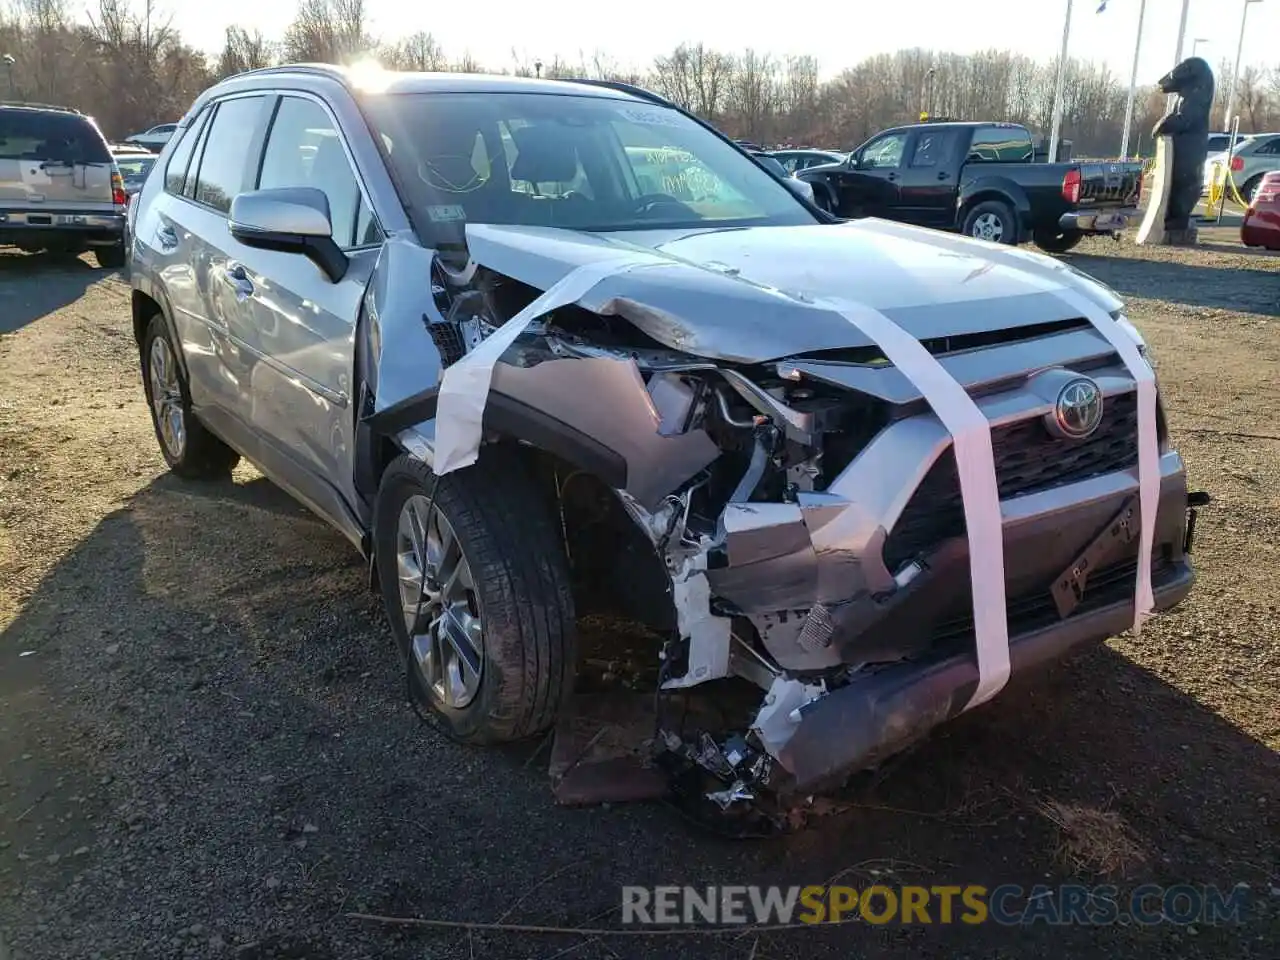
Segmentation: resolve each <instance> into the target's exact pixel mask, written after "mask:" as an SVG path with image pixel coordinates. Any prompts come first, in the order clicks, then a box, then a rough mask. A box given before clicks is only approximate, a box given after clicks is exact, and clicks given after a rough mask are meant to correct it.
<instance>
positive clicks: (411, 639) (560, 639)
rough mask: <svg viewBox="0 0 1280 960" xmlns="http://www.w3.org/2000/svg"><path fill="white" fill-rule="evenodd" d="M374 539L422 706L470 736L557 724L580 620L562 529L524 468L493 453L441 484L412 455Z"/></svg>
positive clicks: (391, 482) (508, 735) (461, 737)
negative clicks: (536, 491)
mask: <svg viewBox="0 0 1280 960" xmlns="http://www.w3.org/2000/svg"><path fill="white" fill-rule="evenodd" d="M433 496H434V501H433V500H432V497H433ZM373 535H374V544H373V546H374V554H375V562H376V564H377V570H378V580H379V586H380V587H381V592H382V599H383V603H384V605H385V607H386V612H387V617H388V619H389V621H390V624H391V630H392V633H393V634H394V635H395V639H396V641H397V645H398V646H399V648H400V651H401V653H402V654H403V657H404V662H405V669H406V672H407V682H408V691H409V698H410V702H411V703H412V704H413V707H414V709H415V710H416V711H417V712H418V714H419V715H420V716H422V717H423V718H424V719H431V720H433V721H436V723H435V725H436V726H438V727H439V728H441V729H442V732H443V733H445V735H446V736H448V737H450V738H451V739H453V740H456V741H460V742H464V743H477V744H483V743H501V742H505V741H512V740H521V739H524V738H526V737H531V736H535V735H537V734H539V733H542V732H543V731H545V730H547V729H548V728H549V727H550V726H551V725H552V724H553V723H554V722H555V719H556V715H557V714H558V712H559V710H560V707H561V706H562V704H563V703H564V702H565V700H566V698H567V697H568V696H569V694H570V693H571V692H572V687H573V675H574V667H575V663H574V653H575V647H576V643H575V629H576V621H575V616H574V608H573V594H572V591H571V589H570V580H569V573H568V565H567V563H566V562H565V558H564V551H563V548H562V546H561V541H560V537H559V536H558V533H557V530H556V527H555V525H554V524H553V523H552V522H551V517H550V515H549V514H548V512H547V511H546V509H545V506H544V504H543V502H542V501H541V500H540V499H539V498H538V497H537V496H536V494H535V488H534V486H533V484H532V481H531V479H529V478H528V477H527V476H526V475H525V473H524V471H523V470H522V469H521V465H520V464H519V463H518V462H516V461H513V460H508V459H507V458H505V457H503V456H501V455H500V454H495V455H490V454H486V455H485V456H482V457H481V459H480V462H479V463H477V464H476V465H475V466H472V467H468V468H466V469H464V470H461V471H459V472H457V473H451V474H447V475H445V476H443V477H440V478H439V480H438V482H437V479H436V477H435V475H434V474H433V473H432V472H431V470H430V468H428V467H427V466H426V464H424V463H423V462H422V461H420V460H415V459H413V458H412V457H409V456H401V457H400V458H398V459H397V460H395V461H394V462H393V463H392V464H391V466H390V467H388V468H387V471H386V473H385V474H384V475H383V478H382V482H381V484H380V486H379V488H378V497H377V502H376V504H375V507H374V530H373Z"/></svg>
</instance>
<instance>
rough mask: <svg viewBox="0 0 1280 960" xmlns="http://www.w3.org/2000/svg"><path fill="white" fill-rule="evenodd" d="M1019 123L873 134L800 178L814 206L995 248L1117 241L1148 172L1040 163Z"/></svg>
mask: <svg viewBox="0 0 1280 960" xmlns="http://www.w3.org/2000/svg"><path fill="white" fill-rule="evenodd" d="M1033 161H1034V146H1033V142H1032V139H1031V134H1030V133H1029V132H1028V131H1027V128H1026V127H1023V126H1019V125H1017V124H1013V123H918V124H912V125H910V126H905V127H895V128H893V129H892V130H885V131H882V132H881V133H878V134H876V135H875V136H874V137H872V138H871V139H870V140H868V141H867V142H866V143H864V144H863V145H862V146H860V147H858V148H857V149H856V150H854V151H853V152H852V153H851V154H850V155H849V158H848V160H846V161H844V162H843V163H835V164H827V165H823V166H817V167H810V168H808V169H807V170H802V171H800V172H799V173H797V174H796V176H797V177H798V178H799V179H801V180H805V181H807V182H809V183H810V184H812V185H813V191H814V201H815V203H817V204H818V206H820V207H823V208H824V209H826V210H828V211H829V212H831V213H833V214H835V215H836V216H839V217H849V218H852V217H883V218H885V219H887V220H901V221H904V222H906V223H914V224H918V225H920V226H924V227H935V228H937V229H941V230H958V231H960V232H961V233H964V234H966V235H968V236H972V237H978V238H980V239H983V240H992V241H995V242H997V243H1010V244H1013V243H1022V242H1024V241H1026V240H1034V241H1035V243H1036V245H1037V246H1039V247H1041V248H1042V249H1044V250H1049V251H1051V252H1054V253H1060V252H1062V251H1064V250H1070V249H1071V248H1072V247H1073V246H1075V245H1076V244H1077V243H1079V242H1080V238H1081V237H1082V236H1084V235H1085V234H1088V233H1104V234H1115V233H1117V232H1119V231H1120V230H1121V229H1122V228H1123V227H1124V225H1125V223H1126V222H1127V221H1128V219H1129V218H1130V217H1133V216H1134V215H1135V214H1136V211H1137V205H1138V196H1139V194H1140V192H1141V190H1142V164H1141V163H1122V162H1114V163H1111V162H1081V163H1036V162H1033Z"/></svg>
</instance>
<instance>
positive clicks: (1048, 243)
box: [1032, 230, 1084, 253]
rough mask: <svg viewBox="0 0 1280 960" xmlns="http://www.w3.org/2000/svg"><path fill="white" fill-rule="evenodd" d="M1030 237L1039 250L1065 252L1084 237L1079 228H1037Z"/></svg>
mask: <svg viewBox="0 0 1280 960" xmlns="http://www.w3.org/2000/svg"><path fill="white" fill-rule="evenodd" d="M1032 239H1034V240H1035V243H1036V246H1037V247H1039V248H1040V249H1041V250H1045V251H1048V252H1049V253H1066V252H1067V251H1068V250H1070V249H1071V248H1072V247H1074V246H1075V245H1076V244H1077V243H1079V242H1080V241H1081V240H1083V239H1084V234H1083V233H1081V232H1080V231H1079V230H1037V231H1036V232H1035V233H1034V234H1033V235H1032Z"/></svg>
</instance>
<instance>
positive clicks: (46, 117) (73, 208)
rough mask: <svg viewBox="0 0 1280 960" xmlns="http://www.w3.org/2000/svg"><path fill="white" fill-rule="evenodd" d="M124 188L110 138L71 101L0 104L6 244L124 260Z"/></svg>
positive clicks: (0, 215)
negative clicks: (53, 104)
mask: <svg viewBox="0 0 1280 960" xmlns="http://www.w3.org/2000/svg"><path fill="white" fill-rule="evenodd" d="M124 235H125V190H124V180H123V179H122V178H121V176H120V171H119V169H118V168H117V166H116V164H115V161H114V160H113V159H112V157H111V152H110V150H109V149H108V148H107V141H106V139H105V138H104V137H103V136H102V132H101V131H100V130H99V129H98V127H97V125H96V124H95V123H94V122H93V120H92V119H90V118H89V117H86V116H84V115H83V114H81V113H79V112H78V111H76V110H71V109H68V108H65V107H51V106H46V105H43V104H28V103H22V104H10V103H3V104H0V246H5V245H10V246H15V247H19V248H21V249H23V250H27V251H30V252H33V253H34V252H38V251H41V250H47V251H50V252H54V253H68V254H78V253H83V252H84V251H86V250H92V251H93V252H94V254H95V255H96V256H97V258H98V264H99V266H102V267H106V268H109V269H110V268H117V267H123V266H124V262H125V241H124Z"/></svg>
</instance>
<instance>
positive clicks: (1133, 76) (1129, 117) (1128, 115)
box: [1120, 0, 1147, 160]
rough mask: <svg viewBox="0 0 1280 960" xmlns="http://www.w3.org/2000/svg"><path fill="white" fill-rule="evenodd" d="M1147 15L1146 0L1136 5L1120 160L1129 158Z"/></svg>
mask: <svg viewBox="0 0 1280 960" xmlns="http://www.w3.org/2000/svg"><path fill="white" fill-rule="evenodd" d="M1146 15H1147V0H1140V2H1139V3H1138V38H1137V39H1136V40H1134V41H1133V70H1132V72H1131V73H1130V74H1129V101H1128V103H1126V104H1125V107H1124V133H1122V134H1121V135H1120V159H1121V160H1123V159H1125V157H1127V156H1129V131H1130V130H1131V129H1132V128H1133V98H1134V95H1135V94H1136V93H1137V91H1138V54H1139V53H1140V52H1141V50H1142V20H1143V18H1144V17H1145V16H1146Z"/></svg>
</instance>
